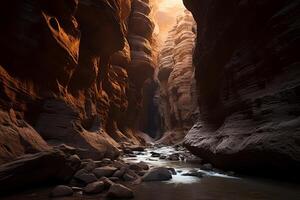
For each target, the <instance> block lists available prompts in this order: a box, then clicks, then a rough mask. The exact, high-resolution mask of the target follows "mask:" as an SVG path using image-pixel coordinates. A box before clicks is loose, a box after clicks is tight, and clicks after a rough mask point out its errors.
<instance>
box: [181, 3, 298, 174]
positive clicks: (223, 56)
mask: <svg viewBox="0 0 300 200" xmlns="http://www.w3.org/2000/svg"><path fill="white" fill-rule="evenodd" d="M184 3H185V5H186V6H187V8H188V9H189V10H190V11H191V12H192V13H193V15H194V18H195V20H196V21H197V24H198V33H197V45H196V49H195V55H194V65H195V67H196V73H195V76H196V80H197V88H198V90H199V106H200V113H201V117H200V120H199V122H198V123H197V124H196V125H195V126H194V127H193V128H192V129H191V130H190V132H189V133H188V135H187V136H186V141H185V144H186V146H187V147H188V148H189V149H190V150H191V151H192V152H193V153H195V154H197V155H199V156H201V157H202V158H204V159H206V160H207V161H209V162H212V163H213V164H215V165H217V166H219V167H225V168H230V169H235V170H243V171H247V172H248V173H249V171H250V169H251V171H253V173H254V169H256V171H255V173H258V172H261V171H264V172H270V173H271V172H274V171H276V170H278V169H280V170H285V169H286V170H287V172H291V173H293V171H294V170H295V169H297V168H298V169H299V161H300V145H299V139H300V138H299V136H300V134H299V133H300V132H299V130H300V129H299V126H300V116H299V102H300V101H299V86H300V81H299V80H300V71H299V69H300V68H299V56H298V55H297V53H296V52H299V37H298V33H299V26H298V25H297V24H298V23H299V20H300V18H299V15H298V14H297V13H298V12H299V9H300V4H299V2H298V1H283V0H280V1H276V2H274V1H270V0H263V1H238V0H230V1H226V2H225V1H216V0H200V1H198V0H197V1H196V0H185V1H184Z"/></svg>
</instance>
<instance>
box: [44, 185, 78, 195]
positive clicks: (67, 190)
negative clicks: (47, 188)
mask: <svg viewBox="0 0 300 200" xmlns="http://www.w3.org/2000/svg"><path fill="white" fill-rule="evenodd" d="M71 195H73V190H72V188H71V187H69V186H66V185H58V186H56V187H55V188H54V189H53V190H52V191H51V193H50V196H51V197H64V196H71Z"/></svg>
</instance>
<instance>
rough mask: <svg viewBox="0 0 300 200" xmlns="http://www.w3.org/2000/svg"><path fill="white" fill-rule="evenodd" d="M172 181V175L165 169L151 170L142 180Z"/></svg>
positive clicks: (156, 168)
mask: <svg viewBox="0 0 300 200" xmlns="http://www.w3.org/2000/svg"><path fill="white" fill-rule="evenodd" d="M170 179H172V174H171V172H170V171H169V170H168V168H165V167H155V168H152V169H150V170H149V171H148V172H147V173H146V174H145V175H144V176H143V177H142V180H143V181H145V182H147V181H167V180H170Z"/></svg>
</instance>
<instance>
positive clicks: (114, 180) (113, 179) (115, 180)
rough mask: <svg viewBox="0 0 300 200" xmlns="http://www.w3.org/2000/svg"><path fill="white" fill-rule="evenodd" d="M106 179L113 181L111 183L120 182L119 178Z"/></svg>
mask: <svg viewBox="0 0 300 200" xmlns="http://www.w3.org/2000/svg"><path fill="white" fill-rule="evenodd" d="M108 179H109V180H111V181H113V182H118V181H120V178H119V177H109V178H108Z"/></svg>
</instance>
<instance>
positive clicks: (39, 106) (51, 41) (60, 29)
mask: <svg viewBox="0 0 300 200" xmlns="http://www.w3.org/2000/svg"><path fill="white" fill-rule="evenodd" d="M132 8H133V11H132ZM138 9H140V10H138ZM147 9H149V10H151V9H150V7H149V5H148V3H144V2H136V1H133V2H132V1H130V0H126V1H125V0H79V1H78V0H44V1H38V0H33V1H26V0H22V1H16V0H13V1H9V3H7V6H6V7H5V8H4V7H1V9H0V11H1V14H0V17H1V24H2V25H3V27H2V28H3V30H4V31H1V33H0V44H1V52H0V65H1V68H0V81H1V82H0V112H1V114H0V115H1V116H0V130H1V133H0V141H1V142H0V163H3V162H7V161H9V160H11V159H13V158H15V157H17V156H20V155H23V154H25V153H33V152H38V151H43V150H48V149H50V147H49V146H48V144H51V145H58V144H61V143H65V144H67V145H70V146H75V147H77V148H80V149H81V151H80V152H81V153H80V154H81V155H80V156H81V157H91V158H94V159H100V158H103V157H115V156H117V155H118V154H119V151H118V149H117V147H119V146H120V142H127V143H133V144H140V143H141V142H142V139H140V138H139V136H137V135H135V134H134V133H133V132H132V131H128V132H126V130H127V128H128V127H129V128H131V127H132V126H131V124H134V120H135V118H134V119H133V122H132V123H131V124H125V125H124V119H127V117H128V116H131V115H130V114H129V113H130V112H127V110H128V106H129V105H132V108H134V107H135V106H136V104H135V101H134V100H132V99H136V96H139V97H140V96H141V93H140V91H139V89H138V87H137V86H140V84H141V85H142V84H143V81H144V80H146V79H147V78H149V77H151V75H152V71H153V68H154V64H153V62H152V60H151V43H149V42H147V41H148V40H150V39H151V34H150V33H152V32H151V31H153V23H152V22H151V20H150V17H147V16H148V14H149V12H148V11H146V10H147ZM136 13H138V14H136ZM140 13H142V14H143V17H140V15H139V14H140ZM145 16H146V21H143V25H145V26H148V25H149V27H148V28H149V29H147V30H145V33H140V35H136V34H138V33H139V30H134V31H133V30H132V32H134V34H130V35H129V36H128V30H127V29H128V25H127V24H130V23H131V22H132V23H138V22H139V23H142V22H141V20H142V19H144V18H145ZM147 23H149V24H147ZM146 36H147V37H146ZM130 37H137V38H139V39H141V40H142V42H141V43H139V42H136V43H135V42H131V43H130V44H132V45H136V46H138V45H141V46H143V45H144V44H145V45H144V46H143V47H145V49H147V50H148V52H147V53H143V52H144V51H142V50H140V49H139V48H136V49H135V50H132V51H131V50H130V45H129V43H128V40H129V39H130ZM131 58H132V59H131ZM141 70H142V71H143V72H145V73H143V76H139V73H140V72H141ZM132 110H133V109H132ZM47 143H48V144H47Z"/></svg>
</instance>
